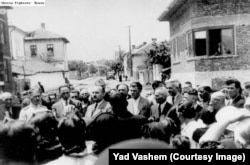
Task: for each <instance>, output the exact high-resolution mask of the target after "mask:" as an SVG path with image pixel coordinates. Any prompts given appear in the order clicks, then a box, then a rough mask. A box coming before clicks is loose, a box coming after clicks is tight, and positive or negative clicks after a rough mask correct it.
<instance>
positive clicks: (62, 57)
mask: <svg viewBox="0 0 250 165" xmlns="http://www.w3.org/2000/svg"><path fill="white" fill-rule="evenodd" d="M47 44H53V46H54V56H53V58H54V59H55V60H57V61H62V62H64V63H62V64H61V65H58V67H60V68H61V69H65V70H67V69H68V65H67V64H68V61H67V48H66V43H65V42H64V41H63V40H54V39H51V40H42V41H35V40H32V41H25V54H26V55H27V56H28V57H31V51H30V45H36V46H37V57H39V56H43V57H47Z"/></svg>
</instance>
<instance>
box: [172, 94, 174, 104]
mask: <svg viewBox="0 0 250 165" xmlns="http://www.w3.org/2000/svg"><path fill="white" fill-rule="evenodd" d="M172 103H173V105H174V96H172Z"/></svg>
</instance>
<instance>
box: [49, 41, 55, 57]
mask: <svg viewBox="0 0 250 165" xmlns="http://www.w3.org/2000/svg"><path fill="white" fill-rule="evenodd" d="M47 52H48V56H53V55H54V46H53V44H48V45H47Z"/></svg>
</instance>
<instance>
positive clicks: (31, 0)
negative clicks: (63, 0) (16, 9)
mask: <svg viewBox="0 0 250 165" xmlns="http://www.w3.org/2000/svg"><path fill="white" fill-rule="evenodd" d="M0 6H45V0H0Z"/></svg>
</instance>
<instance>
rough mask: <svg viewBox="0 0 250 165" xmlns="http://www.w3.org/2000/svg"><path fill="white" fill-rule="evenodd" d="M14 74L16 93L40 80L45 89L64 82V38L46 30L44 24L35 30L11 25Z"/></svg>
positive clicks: (65, 63) (65, 41)
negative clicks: (31, 30) (29, 30)
mask: <svg viewBox="0 0 250 165" xmlns="http://www.w3.org/2000/svg"><path fill="white" fill-rule="evenodd" d="M9 36H10V47H11V55H12V61H11V64H12V68H13V70H12V73H13V76H14V80H15V83H14V87H15V91H14V92H15V93H20V92H22V91H23V89H24V86H25V84H26V83H28V84H30V87H31V88H35V87H36V86H37V83H38V82H39V81H40V82H41V83H42V84H43V85H44V87H45V89H46V90H50V89H55V88H57V87H58V86H60V85H63V84H64V83H65V78H66V77H67V72H68V62H67V51H66V50H67V49H66V43H68V42H69V41H68V40H67V39H66V38H65V37H61V36H59V35H56V34H53V33H51V32H49V31H47V30H45V25H44V24H42V28H41V29H38V30H36V31H34V32H25V31H24V30H22V29H20V28H18V27H16V26H9Z"/></svg>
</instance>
